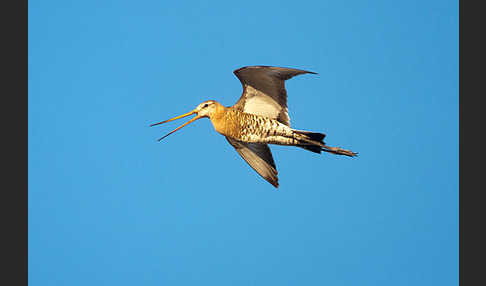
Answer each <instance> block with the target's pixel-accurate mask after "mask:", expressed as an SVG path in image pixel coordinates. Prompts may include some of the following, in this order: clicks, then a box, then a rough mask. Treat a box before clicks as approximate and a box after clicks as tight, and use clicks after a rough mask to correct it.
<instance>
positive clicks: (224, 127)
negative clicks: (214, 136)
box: [213, 114, 297, 145]
mask: <svg viewBox="0 0 486 286" xmlns="http://www.w3.org/2000/svg"><path fill="white" fill-rule="evenodd" d="M213 125H214V127H215V129H216V131H217V132H219V133H220V134H222V135H224V136H227V137H231V138H233V139H236V140H239V141H242V142H248V143H263V144H278V145H294V144H296V143H297V140H295V139H294V134H293V131H292V129H291V128H290V127H288V126H287V125H284V124H282V123H280V122H278V121H276V120H273V119H270V118H265V117H262V116H257V115H253V114H245V116H242V118H240V120H231V121H229V122H226V124H213Z"/></svg>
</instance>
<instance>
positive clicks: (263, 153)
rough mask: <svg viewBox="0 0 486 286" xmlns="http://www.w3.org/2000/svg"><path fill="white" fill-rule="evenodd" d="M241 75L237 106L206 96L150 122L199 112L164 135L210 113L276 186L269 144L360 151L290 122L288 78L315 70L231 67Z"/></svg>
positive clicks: (317, 150) (338, 152) (335, 151)
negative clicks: (192, 105) (182, 110)
mask: <svg viewBox="0 0 486 286" xmlns="http://www.w3.org/2000/svg"><path fill="white" fill-rule="evenodd" d="M233 73H234V74H235V76H236V77H237V78H238V79H239V80H240V82H241V84H242V87H243V93H242V95H241V96H240V98H239V99H238V101H237V102H236V103H235V104H234V105H233V106H228V107H226V106H223V105H221V104H220V103H219V102H217V101H215V100H207V101H204V102H202V103H201V104H199V105H198V106H197V107H196V108H195V109H193V110H192V111H190V112H187V113H184V114H182V115H179V116H176V117H173V118H171V119H168V120H165V121H162V122H158V123H154V124H151V125H150V126H156V125H159V124H163V123H167V122H170V121H173V120H177V119H180V118H184V117H187V116H190V115H194V114H195V115H196V116H195V117H194V118H192V119H191V120H189V121H188V122H186V123H184V124H182V125H181V126H179V127H177V128H176V129H174V130H173V131H171V132H169V133H168V134H166V135H164V136H163V137H161V138H160V139H158V141H161V140H162V139H164V138H166V137H167V136H169V135H170V134H172V133H174V132H176V131H177V130H179V129H181V128H182V127H184V126H186V125H188V124H190V123H192V122H194V121H196V120H198V119H201V118H209V120H210V121H211V123H212V125H213V127H214V129H215V130H216V131H217V132H218V133H220V134H221V135H223V136H225V137H226V140H227V141H228V142H229V144H230V145H231V146H233V148H234V149H235V150H236V152H238V154H239V155H240V156H241V157H242V158H243V159H244V160H245V161H246V162H247V163H248V165H250V167H251V168H253V169H254V170H255V171H256V172H257V173H258V174H259V175H260V176H261V177H262V178H263V179H265V180H266V181H267V182H269V183H270V184H272V185H273V186H274V187H275V188H277V189H278V187H279V182H278V172H277V167H276V165H275V161H274V159H273V156H272V152H271V151H270V148H269V147H268V144H276V145H285V146H297V147H300V148H303V149H305V150H308V151H311V152H314V153H318V154H320V153H321V151H325V152H328V153H331V154H336V155H344V156H349V157H356V156H357V155H358V153H356V152H353V151H350V150H346V149H342V148H339V147H331V146H327V145H326V144H325V143H324V138H325V137H326V134H324V133H320V132H311V131H305V130H297V129H293V128H291V127H290V117H289V112H288V107H287V91H286V89H285V81H286V80H288V79H290V78H292V77H294V76H297V75H302V74H317V73H315V72H311V71H306V70H301V69H294V68H286V67H275V66H262V65H259V66H246V67H242V68H239V69H236V70H234V71H233Z"/></svg>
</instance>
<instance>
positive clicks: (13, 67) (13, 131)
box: [0, 0, 28, 285]
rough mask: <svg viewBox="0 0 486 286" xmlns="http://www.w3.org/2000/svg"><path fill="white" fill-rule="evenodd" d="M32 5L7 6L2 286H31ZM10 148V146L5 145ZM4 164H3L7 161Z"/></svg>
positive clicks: (4, 9) (15, 3) (3, 41)
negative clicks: (29, 238)
mask: <svg viewBox="0 0 486 286" xmlns="http://www.w3.org/2000/svg"><path fill="white" fill-rule="evenodd" d="M27 5H28V1H27V0H20V1H4V2H2V5H0V7H1V8H0V11H2V15H1V17H0V24H1V27H2V34H1V41H0V43H1V45H0V46H1V47H2V65H1V67H0V70H1V71H2V77H1V79H2V81H1V83H2V96H1V99H2V102H1V105H0V106H2V107H3V108H2V112H0V114H1V117H2V118H1V119H2V121H1V122H2V127H3V128H7V130H5V129H4V130H2V140H1V141H2V154H4V156H2V157H3V158H5V159H6V160H2V163H3V164H2V165H3V167H4V168H3V170H4V171H3V172H2V188H1V192H0V194H1V202H2V206H1V207H0V216H1V218H2V224H1V230H0V237H1V238H2V239H1V240H0V241H1V242H2V249H1V250H2V255H1V257H2V259H1V260H2V262H3V267H2V271H1V273H2V274H1V275H0V277H1V278H0V281H1V282H0V283H1V284H2V285H27V284H28V252H27V251H28V235H27V233H28V216H27V211H28V197H27V196H28V191H27V187H28V186H27V184H28V175H27V171H28V169H27V166H28V159H27V154H28V144H27V130H28V129H27V122H28V121H27V116H28V104H27V102H28V101H27V98H28V94H27V92H28V80H27V77H28V63H27V61H28V32H27V29H28V28H27V26H28V22H27V21H28V8H27V7H28V6H27ZM3 128H2V129H3ZM4 144H5V145H4ZM3 158H2V159H3Z"/></svg>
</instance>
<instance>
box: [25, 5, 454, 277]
mask: <svg viewBox="0 0 486 286" xmlns="http://www.w3.org/2000/svg"><path fill="white" fill-rule="evenodd" d="M458 33H459V32H458V2H457V1H443V0H442V1H241V2H233V1H211V2H209V1H207V2H206V1H199V2H198V1H104V0H101V1H100V0H97V1H93V0H87V1H47V2H46V1H38V0H35V1H29V113H28V114H29V126H28V135H29V285H34V286H36V285H395V286H396V285H441V286H443V285H457V284H458V252H459V249H458V238H459V237H458V224H459V222H458V189H459V187H458V183H459V179H458V158H459V154H458V147H459V139H458V130H459V127H458V99H459V95H458V94H459V92H458V88H459V81H458V75H459V70H458V64H459V59H458V44H459V42H458ZM247 65H275V66H284V67H294V68H300V69H307V70H311V71H314V72H318V73H319V74H318V75H303V76H299V77H295V78H293V79H291V80H289V81H288V82H287V83H286V87H287V92H288V95H289V97H288V104H289V113H290V117H291V124H292V127H294V128H296V129H305V130H312V131H316V132H323V133H326V134H327V137H326V143H328V144H329V145H331V146H340V147H343V148H349V149H351V150H353V151H357V152H359V154H360V156H359V157H358V158H356V159H353V158H347V157H341V156H332V155H330V154H327V153H325V154H321V155H317V154H314V153H311V152H307V151H305V150H302V149H299V148H294V147H282V146H272V147H271V148H272V152H273V155H274V158H275V161H276V164H277V169H278V171H279V178H280V188H279V189H278V191H277V190H275V189H274V188H273V187H272V186H271V185H270V184H268V183H267V182H266V181H264V180H263V179H262V178H260V177H259V176H258V175H257V174H256V173H255V172H254V171H253V170H252V169H251V168H250V167H249V166H248V165H247V164H246V163H245V162H244V161H243V160H242V159H241V158H240V157H239V156H238V154H237V153H236V152H235V151H234V150H233V149H232V147H231V146H230V145H229V144H228V143H227V142H226V140H225V139H224V137H222V136H220V135H219V134H217V133H216V132H215V131H214V129H213V128H212V126H211V124H210V121H209V120H207V119H205V120H199V121H197V122H196V123H193V124H192V125H189V126H188V127H185V128H184V129H183V130H181V131H179V132H178V133H176V134H173V135H171V136H170V137H168V138H166V139H165V140H164V141H162V142H160V143H159V142H157V141H156V140H157V139H158V138H159V137H161V136H162V135H164V134H166V133H167V132H168V131H170V130H172V129H173V128H175V127H176V126H178V125H179V124H181V123H183V122H184V120H181V121H179V122H176V123H168V124H166V125H161V126H157V127H152V128H150V127H148V125H149V124H150V123H155V122H159V121H162V120H165V119H168V118H170V117H173V116H175V115H179V114H182V113H184V112H187V111H189V110H192V109H193V108H194V107H195V106H196V105H197V104H199V103H200V102H202V101H204V100H207V99H214V100H217V101H219V102H221V103H222V104H223V105H226V106H229V105H232V104H234V103H235V102H236V100H237V99H238V98H239V96H240V94H241V85H240V83H239V81H238V79H237V78H236V77H235V76H234V75H233V73H232V71H233V70H234V69H237V68H239V67H242V66H247Z"/></svg>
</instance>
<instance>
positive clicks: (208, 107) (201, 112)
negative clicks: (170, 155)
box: [150, 100, 224, 141]
mask: <svg viewBox="0 0 486 286" xmlns="http://www.w3.org/2000/svg"><path fill="white" fill-rule="evenodd" d="M222 108H223V109H224V107H223V106H222V105H221V104H219V103H218V102H217V101H215V100H206V101H204V102H203V103H201V104H199V105H198V106H197V107H196V108H195V109H194V110H192V111H190V112H188V113H184V114H182V115H179V116H176V117H174V118H171V119H168V120H165V121H162V122H159V123H154V124H151V125H150V126H155V125H159V124H163V123H166V122H170V121H173V120H176V119H179V118H183V117H186V116H189V115H193V114H196V116H195V117H194V118H192V119H191V120H189V121H188V122H186V123H184V124H182V125H181V126H179V127H177V128H176V129H174V130H173V131H171V132H170V133H168V134H167V135H165V136H163V137H162V138H160V139H159V141H160V140H162V139H164V138H165V137H167V136H169V135H170V134H172V133H174V132H176V131H177V130H179V129H181V128H182V127H184V126H186V125H188V124H189V123H192V122H194V121H196V120H198V119H200V118H204V117H208V118H211V116H213V115H214V114H215V113H217V112H218V111H220V110H221V109H222Z"/></svg>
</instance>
